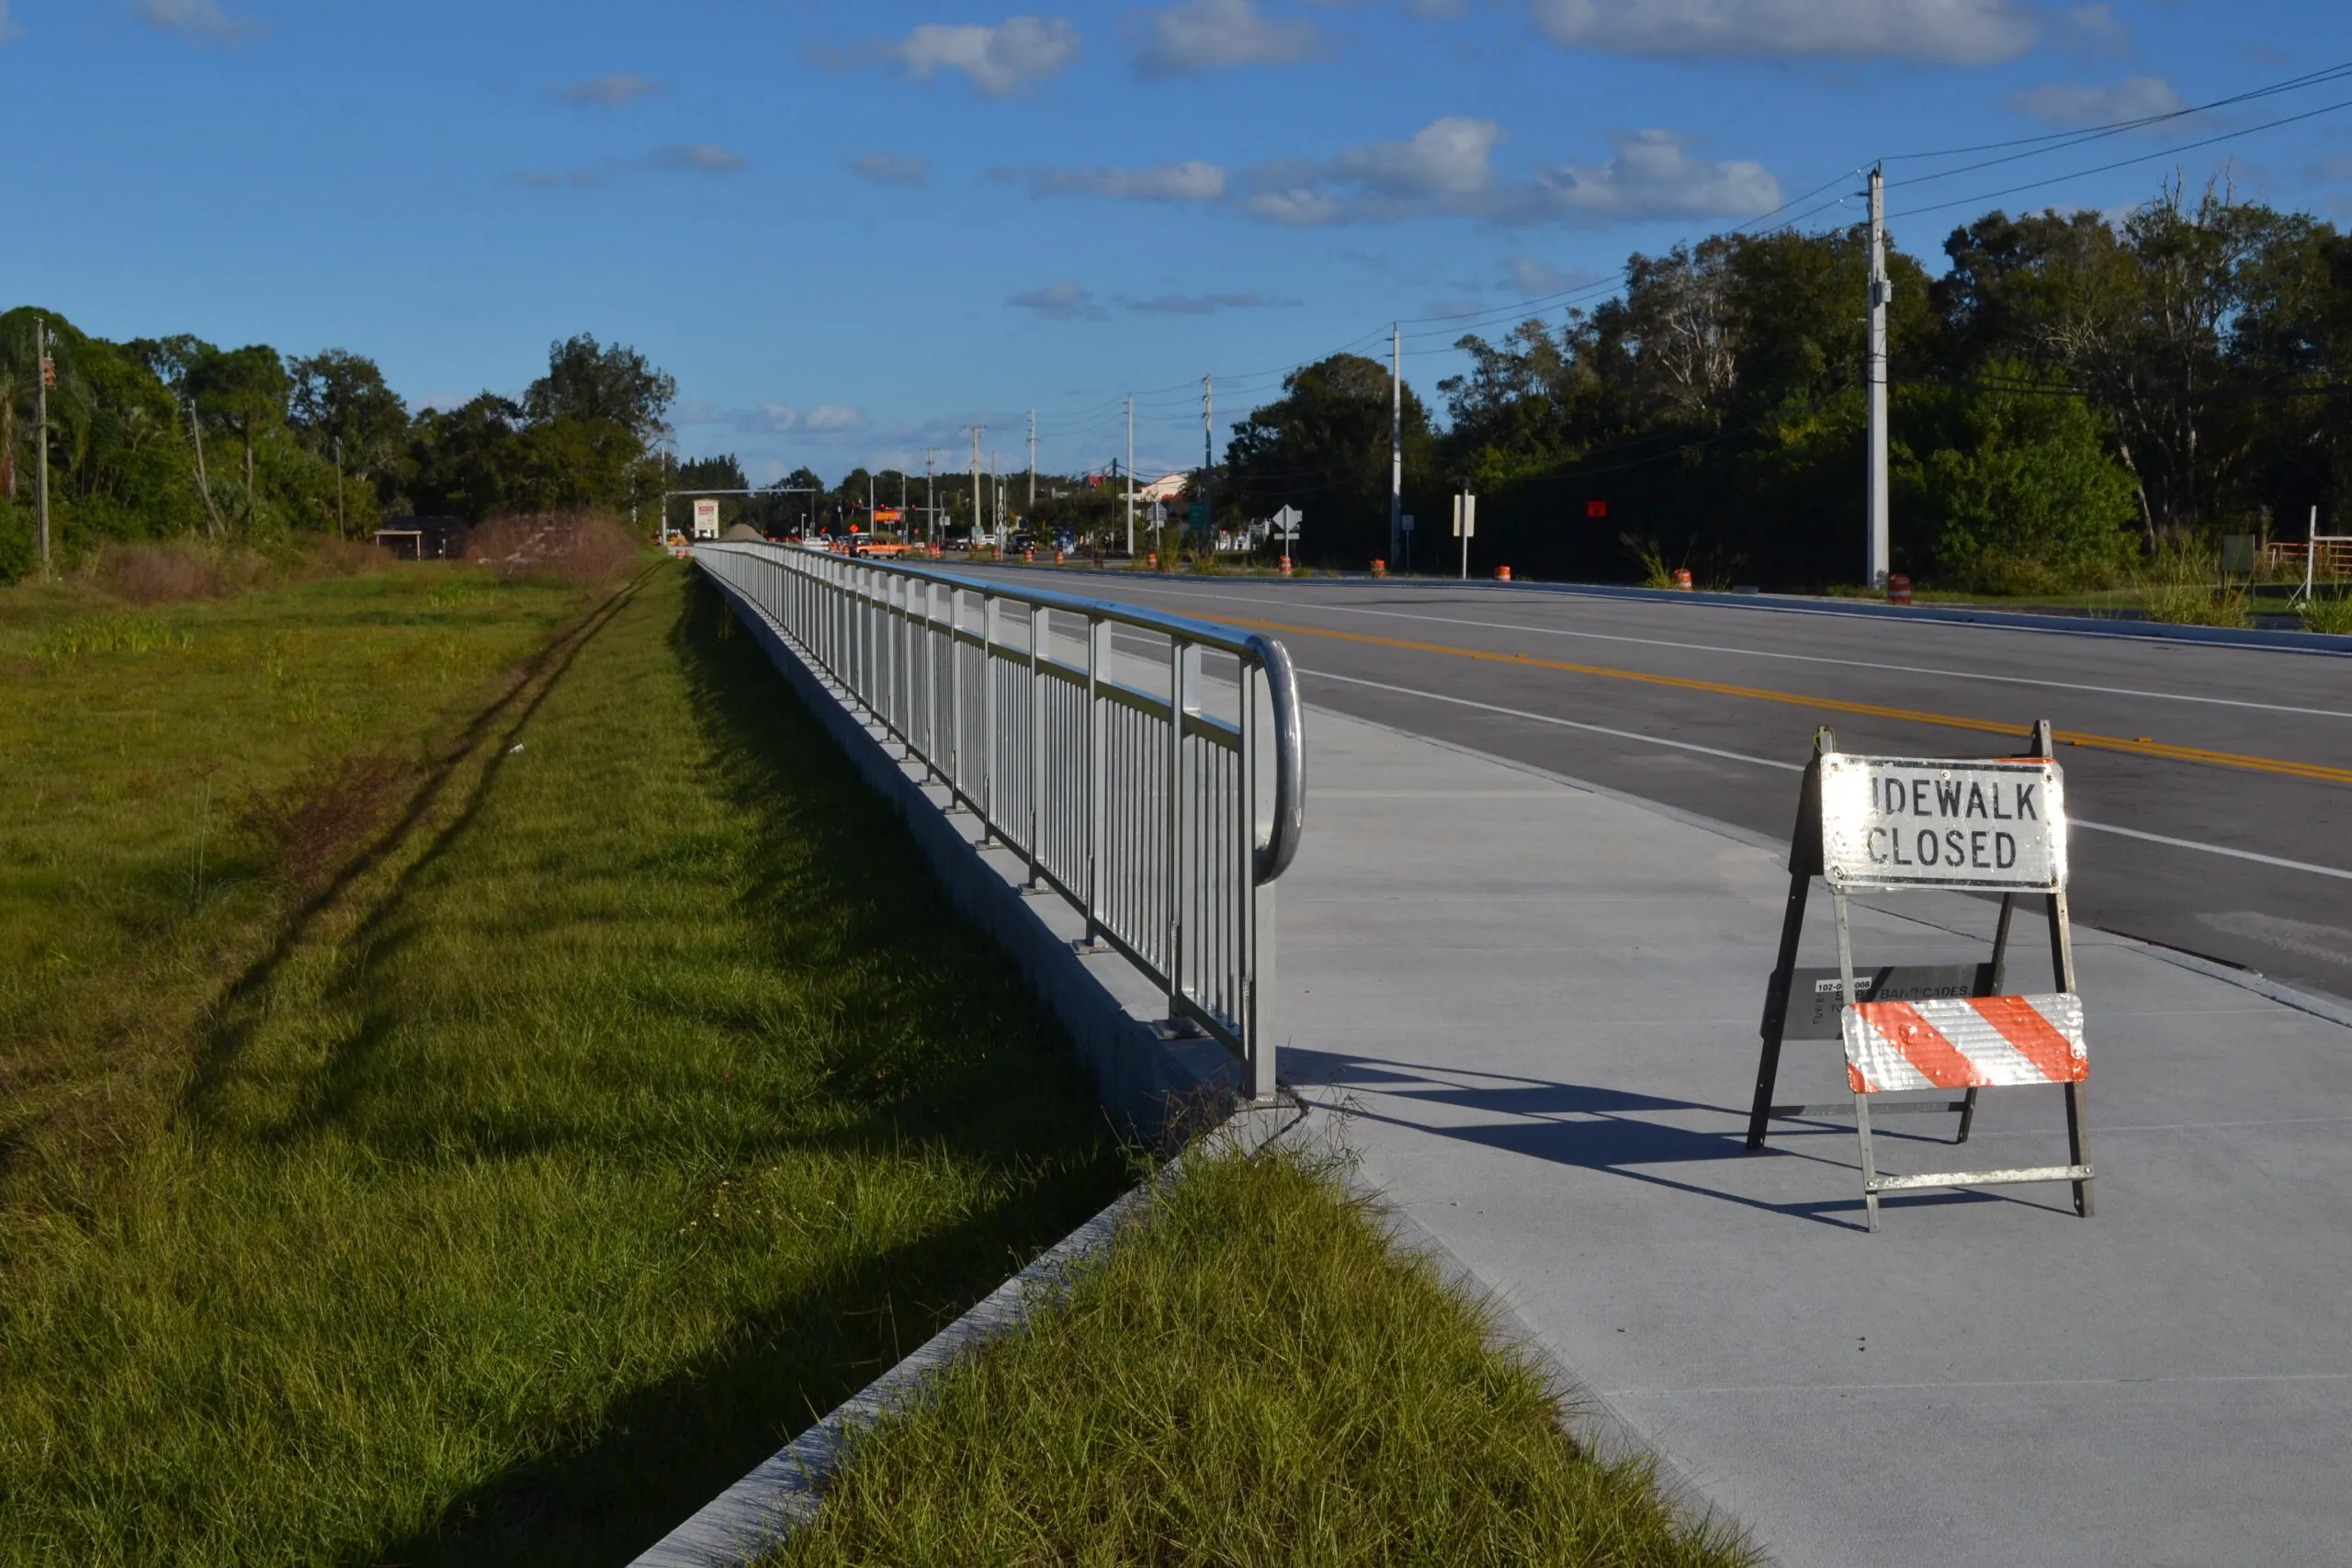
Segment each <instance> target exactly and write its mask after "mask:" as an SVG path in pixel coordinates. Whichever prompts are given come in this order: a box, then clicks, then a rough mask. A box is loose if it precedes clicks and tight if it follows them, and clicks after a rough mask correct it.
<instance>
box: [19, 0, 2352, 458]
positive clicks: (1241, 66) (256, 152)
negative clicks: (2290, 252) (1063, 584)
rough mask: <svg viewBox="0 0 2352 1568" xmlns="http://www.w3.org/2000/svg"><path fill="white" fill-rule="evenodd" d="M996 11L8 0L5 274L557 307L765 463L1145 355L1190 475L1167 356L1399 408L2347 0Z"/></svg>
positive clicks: (160, 307) (2135, 136)
mask: <svg viewBox="0 0 2352 1568" xmlns="http://www.w3.org/2000/svg"><path fill="white" fill-rule="evenodd" d="M1015 4H1025V5H1031V6H1035V8H1034V9H1028V10H1016V9H1012V8H1009V7H1008V6H1004V5H996V6H977V5H969V4H955V3H951V0H925V3H921V4H909V5H897V4H879V3H876V4H865V5H852V4H842V3H836V0H669V3H668V4H664V5H661V6H648V5H642V4H637V5H629V4H621V3H617V0H563V3H560V4H559V3H555V0H467V3H463V4H458V3H454V0H410V3H409V4H407V5H404V6H353V5H333V6H330V5H325V4H322V3H320V0H310V3H308V4H297V3H295V0H0V83H5V84H6V86H5V96H0V103H5V104H6V107H7V110H8V118H9V121H10V123H11V125H12V127H13V128H14V130H15V134H14V136H13V138H12V146H13V147H14V148H15V149H16V150H17V153H18V154H19V156H18V157H17V158H16V159H14V160H12V165H13V166H12V168H11V170H10V181H9V184H10V187H11V194H12V196H13V197H14V200H13V201H12V203H11V209H12V210H11V220H10V221H9V222H8V223H7V224H6V226H5V228H0V278H5V279H6V286H5V288H0V295H5V296H6V299H5V300H4V301H0V302H5V303H7V304H14V303H17V302H19V301H24V302H35V303H40V304H44V305H48V306H51V307H53V308H56V309H59V310H63V311H64V312H65V313H66V314H67V315H68V316H69V317H71V318H72V319H73V320H74V321H76V322H77V323H78V324H80V325H82V326H83V327H84V328H85V329H86V330H90V331H95V332H97V333H103V334H105V335H107V336H111V337H130V336H136V335H153V334H160V333H169V332H194V333H198V334H200V335H202V336H205V337H208V338H210V339H212V340H214V341H216V342H220V343H222V344H243V343H247V342H267V343H271V344H276V345H277V346H278V347H279V348H281V349H285V350H288V351H290V352H311V351H313V350H316V349H318V348H322V347H325V346H330V345H333V346H340V347H347V348H350V349H354V350H356V351H358V352H361V353H365V354H368V355H373V356H374V357H375V358H377V359H378V360H379V363H381V364H382V365H383V367H384V368H385V371H386V373H387V374H388V376H390V378H391V380H392V383H393V385H394V386H395V387H396V388H398V389H400V390H401V392H402V394H403V395H405V396H407V397H408V398H410V399H411V400H412V401H414V402H424V401H428V400H430V401H453V400H461V399H463V398H465V397H468V396H470V395H471V394H472V393H474V392H476V391H478V390H481V389H483V388H490V389H495V390H500V391H504V392H509V393H513V392H517V391H519V390H520V389H521V388H522V386H523V385H524V383H526V381H528V380H529V379H530V378H531V377H532V376H533V375H534V374H535V373H536V372H537V369H538V368H539V367H541V366H542V365H543V364H544V362H545V354H546V347H547V344H548V342H549V341H550V340H551V339H554V338H557V337H560V336H566V335H569V334H571V333H575V332H582V331H586V332H593V333H595V334H596V335H597V336H598V337H600V338H602V339H605V340H606V341H620V342H625V343H628V344H633V345H635V346H637V347H639V348H640V349H642V350H644V351H645V352H646V353H647V354H648V355H650V357H652V358H653V360H654V361H655V362H656V363H658V364H660V365H662V367H665V368H667V369H669V370H670V371H671V372H672V373H673V374H674V375H675V376H676V377H677V378H678V384H679V392H680V402H679V407H678V409H677V410H676V411H675V419H676V423H677V432H678V446H679V449H680V450H681V452H682V453H684V454H687V455H695V454H700V453H707V452H717V451H730V450H731V451H734V452H737V453H739V454H741V456H742V457H743V458H744V461H745V465H746V467H747V468H749V469H750V470H751V471H752V474H753V477H754V478H755V479H767V478H771V477H774V476H775V475H776V474H779V473H781V472H783V471H784V470H785V469H786V468H789V467H791V466H792V465H794V464H796V463H799V462H802V461H806V462H809V463H810V464H811V465H813V466H814V467H816V468H818V470H819V471H820V473H822V474H824V475H825V476H826V477H827V478H828V479H832V478H836V477H838V476H839V475H840V474H841V473H842V471H843V470H845V469H846V468H850V467H851V466H853V465H854V464H857V463H867V464H872V465H876V466H879V465H884V464H888V465H891V466H898V465H907V466H910V467H911V468H913V469H914V470H915V471H917V472H920V471H921V470H922V465H923V460H924V448H925V447H927V446H928V447H934V448H937V449H938V453H937V461H938V462H939V465H940V467H941V468H943V470H945V469H960V468H963V467H965V466H966V465H968V463H969V461H970V454H971V438H970V435H969V434H968V433H967V430H966V428H965V427H967V426H969V425H971V424H973V423H985V424H987V425H989V429H988V430H987V431H986V432H985V434H984V435H983V438H982V441H983V448H984V450H988V451H994V452H997V453H1000V454H1001V462H1002V463H1003V465H1004V466H1005V467H1007V468H1018V467H1020V466H1022V465H1023V463H1025V461H1026V450H1025V435H1026V411H1028V410H1029V409H1031V408H1035V409H1036V410H1037V411H1038V420H1039V427H1040V433H1041V435H1040V449H1039V457H1040V462H1041V465H1042V466H1045V467H1047V468H1057V469H1071V468H1080V467H1090V466H1094V465H1099V464H1101V463H1103V462H1104V461H1106V460H1107V459H1109V458H1110V457H1114V456H1115V455H1117V454H1118V453H1119V452H1120V451H1121V450H1122V449H1123V448H1124V446H1125V423H1124V417H1125V416H1124V405H1123V403H1122V401H1121V400H1122V398H1123V396H1124V394H1125V393H1126V392H1128V391H1130V390H1133V391H1134V392H1136V394H1137V424H1136V447H1137V451H1136V456H1137V459H1138V465H1139V467H1142V468H1147V469H1149V468H1155V467H1159V466H1174V465H1178V464H1188V463H1191V462H1195V461H1197V460H1198V457H1199V455H1200V452H1201V444H1202V431H1201V405H1200V383H1201V378H1202V376H1203V375H1204V374H1212V373H1213V374H1214V375H1215V376H1216V421H1217V437H1218V443H1219V446H1220V449H1221V448H1222V445H1223V441H1224V438H1225V434H1226V426H1227V423H1228V422H1229V420H1230V419H1232V418H1235V417H1238V416H1239V415H1240V414H1241V413H1242V412H1246V410H1247V408H1248V407H1249V406H1250V403H1252V402H1253V401H1258V400H1263V399H1264V398H1265V397H1266V396H1267V395H1269V394H1270V393H1271V392H1272V391H1273V390H1274V389H1276V387H1277V384H1278V382H1279V372H1280V371H1281V370H1282V369H1283V367H1288V366H1291V365H1295V364H1296V363H1299V362H1302V361H1306V360H1310V359H1313V358H1316V357H1318V356H1320V355H1324V354H1327V353H1329V352H1332V351H1333V350H1336V349H1340V348H1343V347H1350V346H1355V347H1360V348H1363V349H1367V350H1370V351H1372V352H1374V353H1377V354H1381V355H1385V353H1386V347H1387V328H1388V324H1389V323H1390V322H1391V321H1394V320H1397V319H1404V320H1405V321H1406V325H1405V328H1404V330H1405V332H1406V333H1407V351H1408V356H1407V366H1406V368H1407V375H1408V378H1411V379H1412V380H1413V381H1414V383H1415V384H1416V386H1417V387H1418V388H1419V389H1420V390H1421V391H1422V392H1423V394H1424V395H1425V396H1431V397H1433V396H1434V392H1433V387H1432V385H1431V384H1432V383H1433V382H1434V381H1435V380H1436V379H1437V378H1439V377H1441V376H1442V375H1445V374H1448V373H1449V372H1450V371H1451V370H1453V368H1455V367H1456V364H1457V358H1456V356H1455V355H1453V354H1452V353H1451V351H1450V349H1449V346H1448V345H1449V344H1451V343H1452V342H1453V340H1454V339H1455V338H1456V337H1458V336H1459V335H1460V334H1461V333H1462V332H1463V331H1464V330H1467V329H1471V328H1476V329H1477V330H1482V331H1485V332H1487V333H1488V334H1489V335H1494V334H1496V333H1499V332H1500V331H1502V330H1507V328H1508V326H1509V325H1510V322H1511V321H1513V320H1514V319H1516V318H1517V317H1518V316H1520V315H1521V314H1524V313H1526V312H1525V311H1523V310H1521V309H1520V307H1521V303H1522V302H1523V301H1529V300H1534V301H1537V302H1539V303H1540V304H1542V305H1543V306H1544V308H1546V309H1549V310H1551V311H1552V313H1553V316H1554V319H1555V320H1556V319H1557V309H1558V304H1559V301H1558V300H1557V299H1555V298H1553V297H1555V296H1557V295H1558V294H1559V292H1560V291H1561V290H1563V289H1565V288H1571V287H1574V286H1576V285H1578V284H1583V283H1588V282H1590V281H1591V280H1594V279H1601V280H1605V279H1607V278H1608V277H1610V276H1613V275H1614V274H1615V272H1616V271H1617V269H1618V268H1619V267H1620V266H1621V265H1623V259H1624V257H1625V255H1626V254H1627V253H1628V252H1629V251H1632V250H1645V251H1657V250H1661V249H1664V248H1666V247H1667V246H1668V245H1670V244H1672V243H1674V242H1675V241H1676V240H1678V239H1681V238H1695V237H1697V236H1699V235H1702V234H1705V233H1707V232H1710V231H1714V230H1718V229H1722V228H1725V227H1728V226H1730V225H1733V224H1736V223H1739V222H1742V221H1745V220H1750V219H1753V218H1756V217H1757V216H1758V215H1759V214H1763V213H1766V212H1767V211H1768V210H1769V209H1775V208H1780V207H1781V206H1782V204H1784V203H1788V204H1790V205H1788V206H1787V207H1786V209H1785V210H1783V211H1781V213H1779V214H1777V215H1776V217H1777V218H1780V219H1785V218H1787V217H1790V216H1797V215H1804V214H1807V213H1808V210H1809V209H1815V207H1817V206H1819V205H1820V204H1821V203H1824V202H1832V201H1834V200H1835V198H1836V197H1838V196H1839V194H1840V193H1842V192H1846V191H1849V190H1852V189H1855V188H1858V186H1859V179H1858V178H1857V177H1855V176H1853V174H1852V171H1854V170H1856V169H1857V168H1859V167H1860V166H1862V165H1865V164H1868V163H1870V162H1871V160H1872V159H1874V158H1878V157H1895V158H1897V159H1898V161H1897V162H1895V163H1893V164H1890V165H1889V178H1890V181H1891V182H1899V181H1902V180H1904V179H1905V178H1906V177H1915V178H1916V177H1917V176H1921V175H1928V174H1932V173H1934V172H1936V171H1937V170H1939V169H1940V168H1946V167H1950V166H1952V165H1955V164H1969V163H1975V162H1979V161H1981V160H1982V159H1983V158H1985V157H1993V156H2001V155H2003V154H1998V153H1993V154H1973V155H1967V156H1962V157H1956V158H1951V159H1946V160H1942V161H1941V162H1938V161H1936V160H1926V161H1922V160H1918V159H1914V158H1903V157H1901V156H1900V155H1903V154H1908V153H1915V152H1927V151H1933V150H1938V149H1945V148H1953V147H1963V146H1969V145H1973V144H1976V143H1983V142H1993V141H2007V140H2008V139H2011V138H2024V137H2034V136H2040V135H2044V134H2048V133H2051V132H2053V131H2057V130H2064V129H2066V128H2068V127H2074V126H2081V125H2087V124H2093V123H2100V122H2105V121H2109V120H2113V119H2117V118H2131V117H2139V116H2144V115H2149V114H2155V113H2163V112H2165V111H2168V110H2172V109H2177V108H2180V107H2186V106H2189V105H2196V104H2204V103H2210V102H2212V101H2214V100H2216V99H2219V98H2222V97H2225V96H2231V95H2234V94H2239V93H2243V92H2245V91H2247V90H2249V89H2252V88H2256V87H2260V86H2264V85H2270V84H2275V83H2278V82H2280V81H2282V80H2285V79H2287V78H2290V77H2293V76H2296V75H2298V74H2300V73H2308V72H2313V71H2318V70H2322V69H2324V68H2326V67H2329V66H2333V65H2336V64H2338V63H2340V62H2345V61H2347V60H2352V6H2345V5H2344V4H2342V0H2235V3H2233V4H2230V5H2226V6H2224V5H2217V4H2210V3H2205V0H2173V3H2165V4H2153V3H2142V0H2112V3H2109V4H2085V5H2068V4H2064V3H2061V4H2056V5H2041V4H2035V3H2032V0H1367V3H1362V4H1343V3H1334V0H1326V3H1322V4H1307V3H1304V0H1172V3H1169V4H1160V5H1135V4H1099V3H1095V0H1083V3H1080V0H1071V3H1069V4H1055V3H1052V0H1015ZM2347 98H2352V80H2339V81H2335V82H2332V83H2326V84H2322V85H2314V86H2311V87H2307V88H2303V89H2299V90H2296V91H2291V92H2285V93H2280V94H2278V95H2275V96H2269V97H2266V98H2263V99H2261V100H2259V101H2256V102H2251V103H2246V104H2242V105H2237V106H2233V107H2228V108H2225V109H2222V110H2217V111H2213V112H2211V113H2206V114H2201V115H2198V116H2193V117H2189V118H2177V119H2173V120H2168V121H2165V123H2163V124H2161V125H2157V126H2151V127H2148V128H2146V129H2143V130H2135V131H2128V132H2123V133H2120V134H2117V135H2113V136H2109V137H2107V138H2104V139H2102V140H2099V141H2090V142H2086V143H2084V144H2082V145H2080V146H2075V147H2066V148H2060V149H2057V150H2054V151H2047V152H2037V153H2036V154H2035V155H2033V156H2030V157H2027V158H2022V159H2019V160H2018V161H2016V162H2014V163H2007V164H1999V165H1996V166H1994V167H1988V168H1983V169H1979V170H1977V171H1975V172H1973V173H1970V174H1961V175H1952V176H1951V177H1948V178H1942V179H1936V180H1926V179H1920V180H1918V182H1917V183H1915V184H1910V185H1904V184H1899V183H1897V184H1893V185H1891V189H1890V196H1889V211H1890V224H1891V227H1892V229H1893V231H1894V237H1895V239H1896V241H1897V242H1898V243H1902V244H1903V245H1904V246H1905V248H1906V249H1909V250H1911V251H1913V252H1915V253H1917V254H1923V255H1926V256H1927V257H1928V258H1929V259H1930V261H1931V262H1932V261H1934V260H1935V259H1937V257H1938V254H1939V245H1940V243H1941V240H1942V237H1943V235H1944V234H1945V233H1946V232H1948V231H1949V230H1950V229H1951V227H1952V226H1953V224H1954V223H1955V222H1957V221H1960V220H1963V219H1965V218H1967V217H1970V216H1973V215H1974V214H1975V213H1976V212H1977V211H1979V210H1982V209H1983V208H1985V207H1986V206H1990V205H1996V204H1997V205H2004V206H2008V207H2010V208H2011V209H2016V208H2018V207H2019V206H2024V205H2034V206H2038V205H2042V204H2055V205H2060V206H2065V207H2089V208H2097V209H2120V208H2122V207H2123V206H2125V205H2127V204H2129V203H2131V202H2133V201H2136V200H2139V199H2142V198H2144V197H2146V196H2148V195H2149V194H2150V193H2151V192H2153V191H2154V188H2155V186H2156V185H2157V182H2158V181H2159V180H2160V179H2161V178H2162V177H2163V176H2164V175H2165V173H2166V172H2168V171H2169V170H2170V169H2171V168H2172V167H2174V166H2175V165H2176V164H2177V165H2178V166H2180V167H2182V168H2183V169H2185V170H2186V172H2187V173H2188V176H2189V177H2190V179H2191V180H2192V181H2197V180H2202V179H2203V178H2205V177H2207V176H2208V175H2211V174H2212V173H2213V172H2214V171H2216V170H2217V169H2227V170H2229V171H2230V172H2231V173H2232V174H2233V176H2234V178H2235V180H2236V182H2237V185H2238V187H2239V188H2240V189H2241V191H2243V192H2246V193H2249V194H2252V195H2254V196H2256V197H2260V198H2262V199H2265V200H2268V201H2271V202H2273V203H2276V204H2278V205H2282V206H2291V207H2298V208H2302V209H2308V210H2312V211H2315V212H2318V213H2320V214H2322V215H2323V216H2325V217H2328V218H2330V219H2332V220H2335V221H2337V222H2338V223H2344V222H2346V221H2347V220H2352V108H2347V109H2342V110H2337V111H2335V112H2332V113H2322V114H2318V115H2316V116H2313V117H2312V118H2307V119H2303V120H2301V121H2299V122H2297V123H2293V124H2285V125H2278V126H2277V127H2276V128H2275V129H2270V130H2264V129H2262V128H2263V127H2264V126H2266V125H2268V124H2270V123H2271V122H2273V121H2276V120H2278V119H2279V118H2281V117H2284V116H2289V115H2297V114H2302V113H2304V112H2305V111H2309V110H2316V109H2322V108H2324V107H2326V106H2329V105H2334V104H2337V103H2340V102H2342V101H2343V100H2346V99H2347ZM2211 138H2220V139H2221V140H2219V141H2213V142H2212V143H2211V144H2210V145H2206V146H2201V147H2189V148H2188V149H2187V150H2185V151H2180V152H2176V153H2173V154H2171V155H2169V156H2158V157H2155V158H2154V159H2153V160H2151V161H2146V162H2141V163H2137V164H2132V165H2131V166H2130V167H2126V168H2120V169H2114V170H2109V171H2108V172H2105V173H2089V172H2085V171H2089V170H2091V169H2092V168H2093V166H2094V165H2097V164H2107V163H2110V162H2113V161H2116V160H2119V159H2125V158H2142V157H2144V156H2146V155H2148V154H2164V153H2165V152H2166V150H2167V149H2175V148H2180V147H2182V146H2183V144H2185V143H2189V142H2195V141H2206V140H2207V139H2211ZM2010 151H2018V150H2016V149H2012V150H2010ZM28 152H29V153H31V154H32V156H29V157H27V156H24V154H26V153H28ZM2052 176H2066V177H2064V178H2061V179H2058V180H2057V181H2056V182H2055V183H2052V184H2048V185H2043V186H2039V187H2037V188H2035V189H2032V190H2030V191H2025V192H2018V193H2016V194H2012V195H2008V196H2006V197H2002V198H2000V200H1999V202H1998V203H1995V202H1989V201H1977V200H1974V199H1972V198H1974V197H1979V196H1982V195H1985V193H1990V192H1995V191H1999V190H2002V189H2004V188H2005V187H2008V186H2017V185H2021V184H2024V183H2026V182H2029V181H2040V180H2047V179H2050V178H2051V177H2052ZM1825 186H1826V188H1824V189H1823V190H1822V191H1821V193H1820V194H1819V195H1817V196H1815V197H1808V198H1804V199H1794V198H1799V197H1804V193H1806V192H1810V191H1813V190H1815V187H1825ZM1945 202H1957V203H1958V205H1955V206H1950V207H1939V206H1938V205H1937V204H1940V203H1945ZM1856 210H1858V204H1855V203H1852V202H1849V203H1848V204H1847V205H1846V206H1845V207H1842V208H1839V207H1836V206H1831V207H1829V208H1827V209H1825V210H1821V211H1818V212H1812V213H1810V215H1809V216H1805V217H1804V221H1805V223H1806V224H1807V225H1808V226H1811V225H1814V224H1826V223H1831V222H1838V221H1845V220H1848V215H1849V214H1851V213H1853V212H1855V211H1856Z"/></svg>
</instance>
